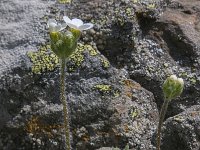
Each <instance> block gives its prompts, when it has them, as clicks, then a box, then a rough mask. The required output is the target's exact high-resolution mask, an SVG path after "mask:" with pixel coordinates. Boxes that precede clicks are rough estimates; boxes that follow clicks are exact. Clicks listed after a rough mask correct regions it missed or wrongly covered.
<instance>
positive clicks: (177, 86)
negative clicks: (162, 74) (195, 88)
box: [163, 75, 184, 100]
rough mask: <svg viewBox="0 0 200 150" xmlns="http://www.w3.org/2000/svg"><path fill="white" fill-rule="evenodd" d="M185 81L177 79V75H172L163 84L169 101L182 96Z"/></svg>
mask: <svg viewBox="0 0 200 150" xmlns="http://www.w3.org/2000/svg"><path fill="white" fill-rule="evenodd" d="M183 87H184V81H183V79H182V78H177V77H176V75H171V76H170V77H168V78H167V79H166V80H165V82H164V83H163V92H164V94H165V97H166V98H167V99H168V100H171V99H173V98H176V97H177V96H180V95H181V93H182V92H183Z"/></svg>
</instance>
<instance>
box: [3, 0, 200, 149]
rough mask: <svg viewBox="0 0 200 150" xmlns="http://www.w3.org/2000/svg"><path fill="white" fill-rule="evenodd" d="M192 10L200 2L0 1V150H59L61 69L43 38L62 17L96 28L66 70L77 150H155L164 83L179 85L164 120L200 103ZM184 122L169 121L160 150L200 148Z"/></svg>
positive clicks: (84, 37) (195, 20)
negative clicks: (173, 78) (174, 79)
mask: <svg viewBox="0 0 200 150" xmlns="http://www.w3.org/2000/svg"><path fill="white" fill-rule="evenodd" d="M199 7H200V4H199V1H198V0H193V1H192V3H189V2H188V1H186V0H174V1H167V4H166V3H164V2H163V1H157V0H155V1H154V0H145V1H142V0H119V1H114V0H108V1H103V0H94V1H90V0H74V1H72V3H67V4H59V3H57V2H55V1H53V0H52V1H47V0H29V1H27V0H23V1H19V0H8V1H4V0H3V1H1V2H0V8H1V9H0V13H1V14H2V15H1V16H0V22H1V23H0V25H1V27H0V35H1V37H0V40H1V42H0V110H1V113H0V122H1V123H0V149H1V148H2V149H3V150H14V149H33V150H38V149H41V150H57V149H58V150H60V149H63V143H64V142H63V136H62V135H63V124H62V122H63V121H62V105H61V103H60V101H59V69H58V68H59V64H58V59H57V58H56V57H55V55H52V52H51V51H50V47H49V43H48V39H49V37H48V34H47V33H48V32H47V29H46V21H47V20H48V18H56V19H57V20H61V18H62V16H63V15H67V16H69V17H70V18H75V17H77V18H81V19H83V20H84V22H93V23H94V24H95V26H94V29H92V30H89V31H87V32H85V31H84V32H83V33H82V37H81V39H80V44H79V47H78V50H77V52H76V54H74V55H73V56H71V58H70V60H69V61H68V62H67V64H66V65H67V72H66V95H67V100H68V102H69V105H70V112H71V131H72V135H73V147H74V149H75V148H76V149H78V150H94V149H112V147H115V148H119V149H124V148H125V146H126V145H127V144H128V145H129V147H130V149H133V150H134V149H137V150H152V149H155V147H154V145H155V142H154V141H155V139H154V136H155V133H156V132H155V131H156V125H157V121H158V110H159V109H160V107H161V104H162V102H163V94H162V87H161V86H162V83H163V81H164V80H165V79H166V77H167V76H168V75H171V74H176V75H177V76H178V77H182V78H183V79H184V81H185V89H184V93H183V94H182V96H181V97H180V98H177V99H176V100H173V101H172V102H171V103H170V105H169V109H168V111H167V117H166V118H168V117H169V116H174V115H177V114H179V113H181V112H183V111H185V110H186V109H187V108H189V107H191V106H193V105H196V104H199V102H200V92H199V90H200V86H199V82H200V78H199V74H200V72H199V66H200V65H199V64H200V62H199V60H200V59H199V54H200V53H199V47H200V46H199V25H198V24H199ZM163 8H164V9H163ZM162 11H163V12H162ZM37 49H38V50H37ZM35 73H37V74H35ZM135 81H136V82H135ZM137 82H138V83H137ZM146 89H147V90H148V91H147V90H146ZM149 91H150V92H149ZM151 92H152V93H153V94H152V93H151ZM154 97H155V99H154ZM155 102H156V103H157V105H156V104H155ZM157 106H158V107H157ZM193 108H194V111H195V112H197V111H198V110H197V108H198V106H194V107H192V108H191V110H193ZM186 114H187V115H186ZM188 114H190V109H188V110H187V111H186V112H183V113H182V114H179V115H180V116H182V117H183V118H185V120H186V121H185V122H180V121H177V122H176V123H174V121H173V119H171V118H169V119H168V120H167V121H166V125H168V126H169V127H170V129H168V128H167V130H166V129H165V130H164V131H163V133H164V137H163V145H162V149H170V150H171V149H172V150H173V147H172V146H173V145H176V148H177V147H179V148H181V149H183V150H186V149H192V148H193V149H198V148H199V145H198V142H199V139H198V138H197V136H198V135H197V131H196V128H195V127H198V124H199V123H198V117H197V115H195V116H194V120H192V117H191V116H190V115H188ZM195 114H198V113H195ZM179 115H178V116H179ZM174 117H176V116H174ZM188 120H189V121H188ZM191 122H192V123H191ZM190 123H191V124H190ZM188 126H189V128H187V127H188ZM193 127H194V128H193ZM176 129H177V130H178V131H177V132H178V133H179V134H180V133H181V132H182V131H185V132H183V134H180V135H179V136H177V135H175V134H174V133H176V132H174V131H175V130H176ZM169 133H170V134H169ZM187 133H189V134H190V135H191V136H192V137H191V138H187V137H185V135H187ZM170 138H172V139H173V140H170ZM180 139H183V140H184V141H185V142H184V144H182V145H181V143H179V141H180ZM170 142H171V143H173V144H171V143H170ZM177 149H178V148H177Z"/></svg>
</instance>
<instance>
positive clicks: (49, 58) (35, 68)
mask: <svg viewBox="0 0 200 150" xmlns="http://www.w3.org/2000/svg"><path fill="white" fill-rule="evenodd" d="M84 51H88V52H89V54H90V55H91V56H96V55H98V54H99V53H98V52H97V50H95V49H94V48H93V47H92V46H91V45H83V44H80V43H79V44H78V46H77V50H76V51H75V52H74V53H73V54H72V55H71V56H70V57H69V60H70V62H71V64H70V65H69V66H68V67H67V69H68V71H70V72H73V71H75V69H76V68H77V67H80V66H81V64H82V63H83V61H84V54H83V53H84ZM27 55H28V57H29V58H30V60H31V62H32V63H33V65H32V72H33V73H35V74H41V73H44V72H48V71H53V70H54V69H55V68H57V67H58V66H59V58H58V57H57V56H56V55H55V54H54V53H53V52H52V51H51V47H50V45H45V46H41V47H40V48H39V50H38V51H36V52H28V53H27ZM102 63H103V66H104V67H105V68H106V67H108V66H109V64H108V62H106V60H103V59H102Z"/></svg>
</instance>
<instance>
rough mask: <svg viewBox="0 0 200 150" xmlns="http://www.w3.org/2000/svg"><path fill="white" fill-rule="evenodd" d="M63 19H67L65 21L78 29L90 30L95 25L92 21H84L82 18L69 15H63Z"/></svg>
mask: <svg viewBox="0 0 200 150" xmlns="http://www.w3.org/2000/svg"><path fill="white" fill-rule="evenodd" d="M63 20H64V21H65V23H66V24H67V25H68V26H69V27H70V28H74V29H77V30H80V31H82V30H88V29H91V28H92V27H93V24H92V23H83V21H82V20H80V19H77V18H74V19H72V20H71V19H69V18H68V17H67V16H64V17H63Z"/></svg>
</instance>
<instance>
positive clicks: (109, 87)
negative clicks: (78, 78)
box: [94, 84, 111, 93]
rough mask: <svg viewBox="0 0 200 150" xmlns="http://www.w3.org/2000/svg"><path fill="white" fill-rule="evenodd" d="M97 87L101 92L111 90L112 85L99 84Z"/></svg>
mask: <svg viewBox="0 0 200 150" xmlns="http://www.w3.org/2000/svg"><path fill="white" fill-rule="evenodd" d="M94 88H95V89H97V90H99V91H100V92H106V93H107V92H109V91H111V85H107V84H97V85H95V86H94Z"/></svg>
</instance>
